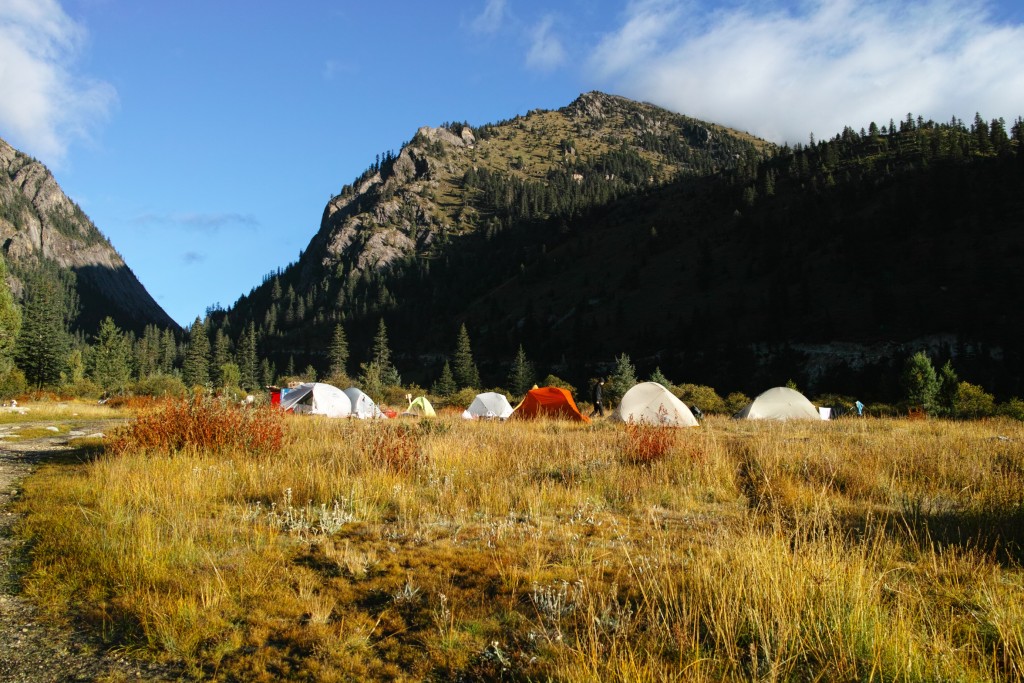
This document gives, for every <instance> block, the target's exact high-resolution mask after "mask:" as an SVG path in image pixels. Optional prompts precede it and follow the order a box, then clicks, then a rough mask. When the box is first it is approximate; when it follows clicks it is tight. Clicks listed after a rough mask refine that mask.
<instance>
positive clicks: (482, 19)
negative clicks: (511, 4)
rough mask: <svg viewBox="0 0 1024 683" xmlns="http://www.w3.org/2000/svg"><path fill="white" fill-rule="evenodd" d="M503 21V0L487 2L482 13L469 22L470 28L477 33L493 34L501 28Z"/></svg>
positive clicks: (489, 0) (488, 0)
mask: <svg viewBox="0 0 1024 683" xmlns="http://www.w3.org/2000/svg"><path fill="white" fill-rule="evenodd" d="M504 19H505V0H487V5H486V6H485V7H484V11H483V12H481V13H480V14H479V15H477V17H476V18H474V19H473V21H472V22H470V28H472V29H473V30H474V31H476V32H477V33H494V32H496V31H497V30H498V29H499V28H501V24H502V21H503V20H504Z"/></svg>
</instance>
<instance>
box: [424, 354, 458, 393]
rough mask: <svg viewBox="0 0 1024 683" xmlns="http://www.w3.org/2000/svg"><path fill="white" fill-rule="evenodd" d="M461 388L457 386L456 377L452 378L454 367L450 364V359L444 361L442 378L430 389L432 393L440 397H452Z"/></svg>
mask: <svg viewBox="0 0 1024 683" xmlns="http://www.w3.org/2000/svg"><path fill="white" fill-rule="evenodd" d="M458 390H459V387H458V386H457V385H456V384H455V377H454V376H452V367H451V365H449V364H448V359H445V361H444V367H443V368H441V376H440V377H438V378H437V381H436V382H434V386H432V387H431V388H430V391H431V392H432V393H434V394H437V395H438V396H446V397H447V396H451V395H452V394H454V393H455V392H456V391H458Z"/></svg>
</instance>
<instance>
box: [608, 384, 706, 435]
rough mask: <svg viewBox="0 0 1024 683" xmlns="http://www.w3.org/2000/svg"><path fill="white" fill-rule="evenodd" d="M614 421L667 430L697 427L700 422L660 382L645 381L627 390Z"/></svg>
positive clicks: (616, 410)
mask: <svg viewBox="0 0 1024 683" xmlns="http://www.w3.org/2000/svg"><path fill="white" fill-rule="evenodd" d="M612 419H613V420H621V421H623V422H634V423H637V424H640V423H644V424H650V425H657V426H664V427H696V426H697V425H698V424H699V423H698V422H697V418H695V417H694V416H693V413H692V412H690V409H689V408H688V407H687V405H686V404H685V403H683V402H682V401H680V400H679V399H678V398H676V397H675V396H674V395H673V394H672V392H670V391H669V390H668V389H666V388H665V387H663V386H662V385H660V384H658V383H657V382H641V383H640V384H637V385H636V386H634V387H633V388H632V389H630V390H629V391H627V392H626V393H625V394H624V395H623V396H622V400H621V401H619V407H618V408H616V409H615V412H614V413H612Z"/></svg>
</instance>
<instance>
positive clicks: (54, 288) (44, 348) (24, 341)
mask: <svg viewBox="0 0 1024 683" xmlns="http://www.w3.org/2000/svg"><path fill="white" fill-rule="evenodd" d="M70 350H71V338H70V335H69V334H68V328H67V303H66V300H65V297H64V287H63V286H62V283H60V282H59V281H58V279H57V278H56V277H55V276H54V275H52V274H49V273H44V272H41V271H38V272H36V273H33V274H32V275H30V276H29V277H28V278H26V283H25V303H24V306H23V308H22V319H21V332H20V333H19V334H18V343H17V345H16V347H15V362H16V363H17V365H18V367H19V368H21V370H22V372H24V373H25V379H26V380H28V382H29V383H30V384H32V385H34V386H36V387H37V388H38V387H42V386H43V385H48V384H57V383H58V382H59V381H60V376H61V373H62V372H63V371H64V369H65V367H66V366H67V359H68V353H69V352H70Z"/></svg>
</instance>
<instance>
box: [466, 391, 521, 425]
mask: <svg viewBox="0 0 1024 683" xmlns="http://www.w3.org/2000/svg"><path fill="white" fill-rule="evenodd" d="M511 414H512V405H511V404H510V403H509V402H508V399H507V398H505V396H504V395H503V394H499V393H497V392H494V391H488V392H486V393H483V394H477V395H476V398H474V399H473V402H472V403H470V404H469V407H468V408H466V409H465V410H464V411H462V417H463V418H464V419H466V420H474V419H479V418H484V419H494V418H497V419H499V420H504V419H506V418H508V417H509V416H510V415H511Z"/></svg>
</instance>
